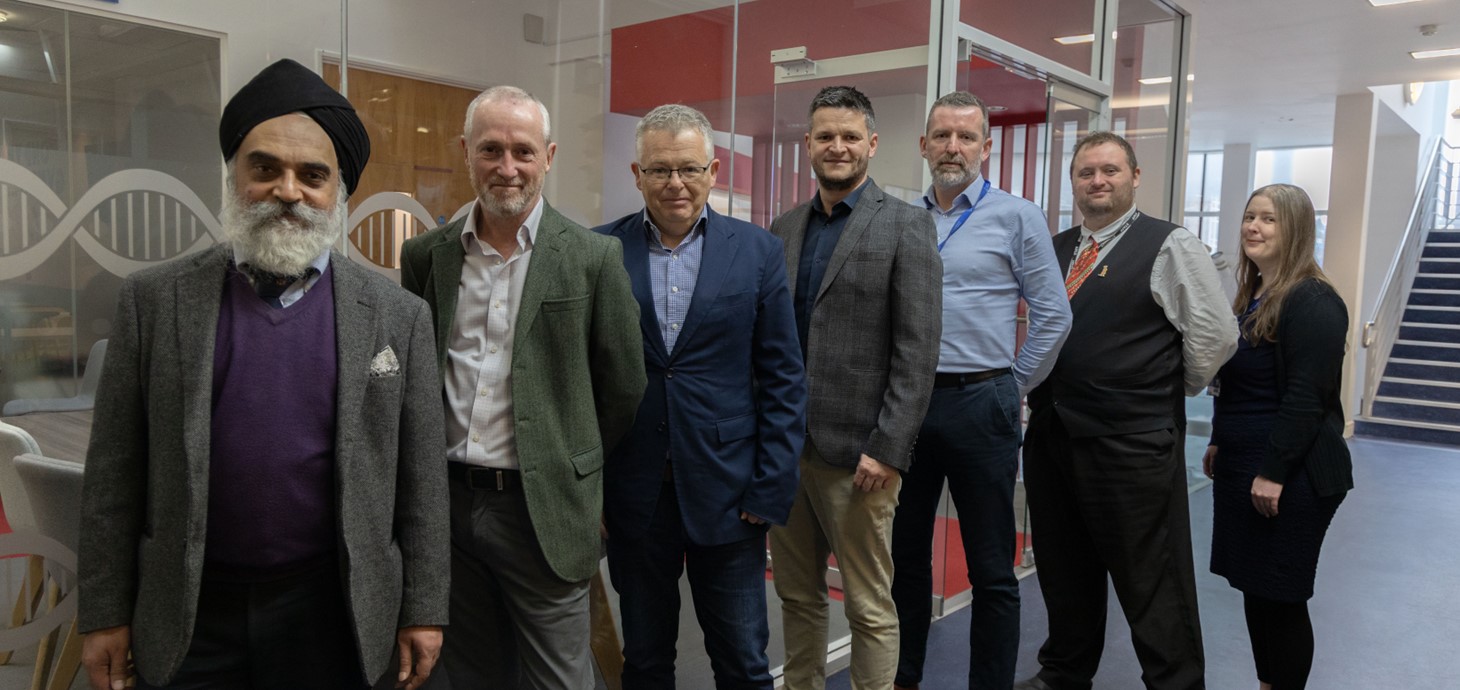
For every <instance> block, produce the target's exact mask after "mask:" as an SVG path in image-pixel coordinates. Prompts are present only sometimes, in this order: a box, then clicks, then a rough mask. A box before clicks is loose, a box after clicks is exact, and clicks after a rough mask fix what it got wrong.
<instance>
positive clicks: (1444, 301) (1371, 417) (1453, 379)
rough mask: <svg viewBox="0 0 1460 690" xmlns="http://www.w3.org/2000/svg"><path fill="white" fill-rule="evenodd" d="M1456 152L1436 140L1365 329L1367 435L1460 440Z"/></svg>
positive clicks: (1363, 422)
mask: <svg viewBox="0 0 1460 690" xmlns="http://www.w3.org/2000/svg"><path fill="white" fill-rule="evenodd" d="M1455 151H1456V149H1454V148H1453V147H1450V146H1448V145H1445V144H1443V143H1442V144H1440V145H1439V146H1438V147H1437V150H1436V156H1435V166H1434V167H1433V168H1431V174H1430V175H1428V176H1427V183H1426V188H1422V189H1421V194H1420V199H1419V201H1418V203H1416V206H1415V212H1414V213H1413V214H1412V215H1411V219H1410V220H1411V225H1410V227H1409V228H1408V231H1407V233H1406V237H1405V241H1404V242H1402V243H1401V251H1400V252H1399V254H1398V255H1397V256H1396V259H1395V264H1394V266H1393V267H1392V268H1391V271H1390V277H1389V280H1387V281H1386V285H1385V288H1384V290H1383V293H1384V294H1382V295H1381V297H1380V303H1381V304H1380V305H1379V307H1378V309H1377V310H1376V315H1375V317H1374V319H1373V320H1371V321H1370V322H1369V324H1368V326H1367V327H1366V329H1365V335H1364V346H1365V347H1366V348H1369V349H1368V352H1367V356H1368V357H1369V358H1370V360H1369V362H1368V367H1367V369H1368V376H1367V381H1366V386H1365V396H1364V397H1365V400H1364V405H1363V409H1362V414H1361V415H1359V416H1358V418H1357V419H1356V421H1355V428H1354V431H1355V432H1356V433H1358V434H1360V435H1364V436H1378V437H1383V438H1395V439H1403V440H1406V441H1420V442H1425V443H1438V444H1444V445H1451V446H1460V217H1457V211H1460V175H1457V173H1460V163H1457V162H1455V161H1454V160H1453V159H1454V158H1455V157H1456V156H1454V152H1455ZM1421 229H1427V230H1429V232H1427V233H1426V232H1421V231H1420V230H1421ZM1411 238H1412V239H1411ZM1411 276H1412V277H1411ZM1403 287H1408V288H1409V289H1408V290H1407V291H1405V290H1403V289H1401V288H1403ZM1401 305H1402V306H1401ZM1396 327H1397V328H1396ZM1373 331H1382V332H1379V333H1375V332H1373ZM1381 372H1382V374H1381Z"/></svg>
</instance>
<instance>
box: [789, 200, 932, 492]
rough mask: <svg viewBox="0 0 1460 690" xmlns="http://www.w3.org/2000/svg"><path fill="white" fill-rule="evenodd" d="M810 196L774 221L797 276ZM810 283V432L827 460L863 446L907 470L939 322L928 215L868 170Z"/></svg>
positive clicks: (841, 460) (850, 459) (841, 459)
mask: <svg viewBox="0 0 1460 690" xmlns="http://www.w3.org/2000/svg"><path fill="white" fill-rule="evenodd" d="M815 199H816V197H813V198H812V201H809V202H807V203H804V204H801V205H800V206H797V207H796V208H794V209H792V210H791V211H789V212H787V213H785V214H784V215H782V216H781V217H780V218H777V219H776V220H775V222H773V223H771V232H772V233H774V234H775V235H776V236H777V237H780V238H781V240H782V241H783V242H785V245H786V271H787V273H788V274H789V278H790V283H791V285H793V286H794V285H796V274H797V269H798V268H799V267H800V263H801V245H802V243H803V241H804V239H805V236H806V223H807V221H808V220H809V219H810V217H811V204H812V203H815ZM816 290H817V292H816V302H815V304H814V306H813V307H812V312H811V323H810V327H809V328H810V333H809V334H808V335H807V339H806V340H807V342H806V350H807V351H806V373H807V377H808V379H809V381H810V384H811V402H810V407H809V408H808V409H807V415H806V416H807V431H808V437H809V438H810V439H811V441H812V443H814V444H815V446H816V449H817V450H818V451H820V453H821V455H822V456H823V457H824V458H825V459H826V461H827V462H829V463H831V464H833V465H836V466H839V467H856V465H857V461H858V459H859V458H860V457H861V454H863V453H866V454H867V455H869V456H871V457H873V458H875V459H876V460H879V461H881V462H883V463H886V464H888V465H892V466H893V467H896V468H898V469H900V470H906V469H907V468H908V465H909V464H910V463H911V462H912V446H913V440H914V439H915V438H916V437H917V433H918V429H919V427H921V426H922V423H923V415H924V414H925V413H927V411H928V398H929V396H930V395H932V392H933V375H934V374H935V373H936V371H937V368H938V343H939V339H940V337H941V335H942V330H943V262H942V261H941V260H939V258H938V248H937V230H936V229H935V227H934V225H933V219H932V216H931V215H930V214H929V213H928V212H927V211H926V210H924V209H920V208H916V207H914V206H910V205H908V204H906V203H904V202H902V201H899V200H898V199H895V198H893V197H890V196H887V194H886V193H884V192H883V191H882V189H881V188H879V187H878V186H877V184H876V183H875V182H872V181H871V180H868V181H867V188H866V189H864V190H863V191H862V196H861V198H860V199H859V200H858V201H857V206H856V208H854V209H853V210H852V215H851V217H850V218H849V219H848V220H847V225H846V227H845V228H844V229H843V230H842V234H841V238H840V239H839V240H838V241H837V245H836V250H835V251H834V252H833V253H832V255H831V263H830V264H829V265H828V266H827V268H826V275H825V277H824V278H823V279H822V281H821V285H820V286H819V287H817V288H816ZM796 299H797V300H800V299H801V297H800V296H799V295H797V296H796Z"/></svg>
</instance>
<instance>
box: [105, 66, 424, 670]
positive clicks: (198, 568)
mask: <svg viewBox="0 0 1460 690" xmlns="http://www.w3.org/2000/svg"><path fill="white" fill-rule="evenodd" d="M219 144H220V145H221V147H222V151H223V157H224V159H225V160H227V161H228V163H227V170H228V179H229V185H228V186H229V190H228V193H227V194H225V200H224V208H223V212H222V214H221V222H222V225H223V231H224V235H225V236H226V238H227V240H228V241H227V242H226V243H222V244H219V245H218V246H215V247H213V248H210V249H208V250H205V251H202V252H199V253H197V254H195V255H193V256H189V257H185V258H182V259H178V260H176V261H172V262H169V263H167V264H165V265H162V266H158V267H155V268H151V269H148V270H145V271H140V272H138V273H136V274H134V275H132V276H131V277H129V278H128V279H127V280H126V282H125V283H124V284H123V287H122V290H121V294H120V297H119V303H118V307H117V317H116V320H115V324H116V328H115V329H114V331H113V337H112V340H111V342H110V344H109V345H108V349H109V352H108V356H107V366H106V368H105V369H104V370H103V373H102V379H101V383H100V387H99V390H98V392H97V400H96V411H95V421H94V423H93V429H92V436H91V446H90V449H89V451H88V453H87V470H86V484H85V490H84V495H83V511H82V513H83V517H82V534H83V536H82V538H81V545H80V553H79V567H78V571H79V578H80V607H79V610H78V614H77V616H78V618H77V628H78V630H80V631H82V632H85V633H87V635H86V639H85V643H84V648H83V655H82V656H83V663H84V664H85V666H86V668H87V673H88V675H89V677H90V681H91V685H92V687H93V688H95V689H97V690H107V689H109V688H111V689H117V690H119V689H120V688H121V687H122V686H123V684H124V683H125V681H126V679H127V677H129V676H131V675H133V673H134V672H135V674H136V675H138V676H140V682H139V683H138V686H139V687H143V688H248V689H255V688H257V689H263V688H365V687H367V686H368V685H371V684H373V683H374V682H376V680H377V679H379V678H380V677H381V676H382V675H383V674H385V673H386V671H387V669H388V668H389V667H392V666H393V665H394V664H395V663H399V673H398V675H397V677H396V680H398V681H400V682H401V684H402V685H404V686H405V687H407V688H415V687H418V686H419V685H420V684H421V683H422V682H424V681H425V679H426V678H427V677H428V676H429V675H430V672H431V669H432V667H433V666H434V665H435V661H436V657H437V653H438V650H439V649H440V646H441V640H442V634H441V626H442V625H444V624H445V623H446V617H447V591H448V581H447V578H448V572H449V570H448V568H449V543H448V528H447V513H446V510H445V507H446V505H447V494H446V473H445V468H444V467H443V465H442V463H441V457H442V455H443V454H444V452H445V449H444V448H443V438H444V431H443V430H442V419H443V414H442V410H441V394H440V378H439V376H438V374H437V365H436V352H435V341H434V337H433V326H432V322H431V314H430V310H429V308H428V307H427V306H426V304H425V303H424V302H422V301H421V300H420V299H418V298H416V297H414V296H412V295H410V294H409V293H407V292H405V291H404V290H402V289H400V287H399V286H397V285H395V284H393V283H392V282H390V281H389V280H387V279H385V278H383V277H381V276H379V275H378V274H376V273H375V272H373V271H371V270H369V269H367V268H365V267H362V266H359V265H357V264H355V263H353V262H351V261H350V260H348V259H346V258H345V257H344V256H343V255H340V254H337V253H334V252H332V251H331V250H330V247H331V246H332V245H333V244H334V243H335V242H337V241H338V239H339V237H340V234H341V232H342V231H343V230H344V227H345V220H346V217H347V215H348V214H347V212H346V211H347V207H346V199H347V197H348V193H349V191H350V190H353V189H355V188H356V185H357V184H358V182H359V179H360V175H361V173H362V172H363V170H364V168H365V162H366V160H367V159H368V158H369V156H370V141H369V138H368V136H367V135H366V132H365V128H364V126H363V125H362V124H361V122H360V119H359V117H358V116H356V114H355V111H354V109H353V108H352V107H351V106H350V103H349V101H347V100H346V99H345V98H344V97H343V96H341V95H340V94H338V93H336V92H335V91H334V90H333V89H331V88H330V87H329V85H327V84H325V83H324V81H322V80H321V79H320V78H319V77H318V76H317V75H315V74H314V73H313V72H311V71H309V70H308V69H306V68H304V67H303V66H301V65H299V64H298V63H296V62H293V61H291V60H281V61H279V62H277V63H275V64H273V65H271V66H270V67H268V68H267V69H265V70H264V71H263V72H261V73H260V74H259V75H258V76H257V77H255V78H254V79H253V80H252V81H250V82H249V83H248V84H246V85H245V86H244V87H243V88H242V89H241V90H239V92H238V94H237V95H235V96H234V97H233V99H232V100H231V101H229V103H228V105H227V107H226V108H225V109H224V111H223V118H222V122H221V124H220V126H219ZM129 652H130V655H131V659H130V661H129V659H128V654H129ZM132 664H135V669H133V668H132V667H131V665H132Z"/></svg>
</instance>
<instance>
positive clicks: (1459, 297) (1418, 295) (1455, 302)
mask: <svg viewBox="0 0 1460 690" xmlns="http://www.w3.org/2000/svg"><path fill="white" fill-rule="evenodd" d="M1417 304H1418V305H1424V306H1431V307H1454V306H1460V290H1436V289H1434V288H1416V289H1414V290H1410V291H1409V305H1410V306H1414V305H1417Z"/></svg>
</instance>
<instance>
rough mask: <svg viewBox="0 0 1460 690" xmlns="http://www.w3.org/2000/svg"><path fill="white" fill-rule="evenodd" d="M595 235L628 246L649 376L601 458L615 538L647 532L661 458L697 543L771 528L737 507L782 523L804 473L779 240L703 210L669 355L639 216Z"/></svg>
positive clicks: (798, 371) (801, 380) (801, 394)
mask: <svg viewBox="0 0 1460 690" xmlns="http://www.w3.org/2000/svg"><path fill="white" fill-rule="evenodd" d="M594 231H595V232H601V233H604V234H607V235H610V236H612V237H617V238H619V239H620V240H621V241H622V242H623V245H624V252H623V254H624V267H625V268H626V269H627V270H628V274H629V281H630V283H631V284H632V285H633V289H634V297H635V298H636V299H638V301H639V324H640V325H641V326H642V327H643V331H644V365H645V366H644V369H645V372H646V373H647V374H648V377H649V385H648V387H647V388H646V389H645V391H644V399H643V402H642V403H640V405H639V413H638V415H637V417H635V419H634V426H633V428H632V429H631V430H630V431H629V433H628V435H627V436H626V437H625V438H624V439H623V440H622V441H621V442H620V443H619V445H618V446H617V448H615V449H614V450H613V451H612V452H611V453H610V454H609V457H608V460H607V462H606V464H605V466H604V477H603V479H604V485H603V491H604V496H603V498H604V517H605V519H606V522H607V523H608V531H609V536H610V538H612V539H635V538H638V537H641V536H642V535H643V534H644V531H645V529H646V528H647V527H648V525H649V520H650V518H651V517H653V515H654V508H655V505H656V503H657V502H658V498H659V487H660V482H662V481H663V477H664V466H665V464H666V463H669V464H671V465H672V466H673V476H674V482H675V488H676V490H677V494H678V496H679V504H680V512H681V514H682V516H683V520H684V527H685V532H686V534H687V535H688V537H689V540H690V543H692V544H696V545H700V546H715V545H719V544H728V543H730V542H734V541H740V540H743V539H749V538H752V537H755V536H758V535H762V534H764V533H765V530H766V529H767V527H766V526H764V525H752V524H750V523H748V522H745V521H743V520H741V519H740V513H741V511H745V512H748V513H751V514H752V515H756V516H759V517H761V518H764V519H766V520H768V521H770V522H772V523H775V524H780V525H784V524H785V523H786V518H787V517H788V516H789V515H790V512H791V503H792V501H793V500H794V498H795V495H796V488H797V486H798V484H799V481H800V478H799V473H798V470H797V463H798V461H799V457H800V454H801V445H802V443H803V442H804V440H805V435H806V396H807V393H806V375H805V368H804V367H803V366H802V362H801V346H800V344H799V341H798V340H797V336H796V316H795V312H794V311H793V307H792V304H791V290H790V287H789V285H788V283H787V280H786V259H785V253H784V251H783V249H782V246H781V240H780V239H778V238H776V237H775V236H774V235H772V234H770V233H769V232H767V231H765V230H763V229H761V228H759V227H757V226H755V225H751V224H750V223H746V222H744V221H740V220H735V219H733V218H727V217H725V216H722V215H720V214H717V213H715V212H714V211H708V220H707V223H706V225H705V236H704V243H705V244H704V254H703V257H702V259H701V261H700V273H699V278H698V281H697V283H696V285H695V292H694V297H693V298H692V299H691V300H690V306H689V313H688V315H687V316H686V317H685V320H684V328H683V329H682V330H681V331H680V333H679V336H678V338H677V339H676V340H675V344H674V353H673V354H672V355H671V354H669V353H667V352H666V351H665V349H664V340H663V337H662V336H661V335H660V331H659V320H658V316H657V315H656V313H655V309H654V294H653V290H652V288H651V287H650V282H649V240H648V238H647V237H646V235H645V230H644V224H643V213H642V212H639V213H634V214H631V215H628V216H625V217H623V218H620V219H619V220H618V221H616V222H614V223H610V224H608V225H603V226H600V227H597V228H594Z"/></svg>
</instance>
